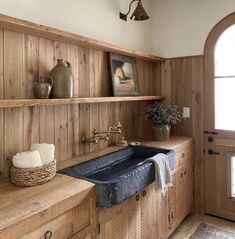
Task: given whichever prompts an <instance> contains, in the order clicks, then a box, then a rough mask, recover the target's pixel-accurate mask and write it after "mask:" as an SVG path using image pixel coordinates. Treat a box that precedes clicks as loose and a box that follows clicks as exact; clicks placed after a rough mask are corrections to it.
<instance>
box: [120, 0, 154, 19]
mask: <svg viewBox="0 0 235 239" xmlns="http://www.w3.org/2000/svg"><path fill="white" fill-rule="evenodd" d="M136 1H138V5H137V7H136V9H135V11H134V12H133V13H132V15H131V17H130V19H131V20H134V21H144V20H147V19H149V18H150V17H149V15H148V14H147V12H146V11H145V10H144V8H143V6H142V2H141V0H132V1H131V3H130V5H129V10H128V12H127V13H126V14H124V13H122V12H120V13H119V17H120V19H122V20H124V21H127V16H128V14H129V13H130V11H131V5H132V4H133V3H134V2H136Z"/></svg>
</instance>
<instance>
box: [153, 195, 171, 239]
mask: <svg viewBox="0 0 235 239" xmlns="http://www.w3.org/2000/svg"><path fill="white" fill-rule="evenodd" d="M153 195H154V201H155V202H156V212H154V213H156V225H157V227H156V229H157V232H156V237H155V238H158V239H162V238H165V237H166V235H167V233H168V228H169V219H168V191H167V192H166V193H165V194H164V195H163V194H162V193H156V192H154V194H153Z"/></svg>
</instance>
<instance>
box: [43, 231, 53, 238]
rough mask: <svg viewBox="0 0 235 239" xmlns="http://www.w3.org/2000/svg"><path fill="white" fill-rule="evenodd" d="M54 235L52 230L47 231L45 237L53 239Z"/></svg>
mask: <svg viewBox="0 0 235 239" xmlns="http://www.w3.org/2000/svg"><path fill="white" fill-rule="evenodd" d="M51 237H52V231H46V233H45V236H44V239H51Z"/></svg>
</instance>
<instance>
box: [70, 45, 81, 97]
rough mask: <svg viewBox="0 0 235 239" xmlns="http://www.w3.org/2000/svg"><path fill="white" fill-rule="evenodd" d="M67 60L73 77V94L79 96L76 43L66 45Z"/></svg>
mask: <svg viewBox="0 0 235 239" xmlns="http://www.w3.org/2000/svg"><path fill="white" fill-rule="evenodd" d="M68 61H69V62H70V64H71V69H72V72H73V77H74V81H73V83H74V90H73V96H74V97H78V96H79V77H78V75H79V72H78V47H77V46H76V45H71V44H69V45H68Z"/></svg>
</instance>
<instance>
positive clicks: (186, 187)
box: [176, 160, 193, 220]
mask: <svg viewBox="0 0 235 239" xmlns="http://www.w3.org/2000/svg"><path fill="white" fill-rule="evenodd" d="M192 167H193V166H192V161H191V160H188V161H187V162H185V163H184V164H183V165H182V166H181V167H179V169H178V170H177V172H176V214H177V219H179V220H181V219H183V218H184V217H185V216H186V215H187V214H189V213H190V211H191V207H192V195H193V184H192V183H193V169H192Z"/></svg>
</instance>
